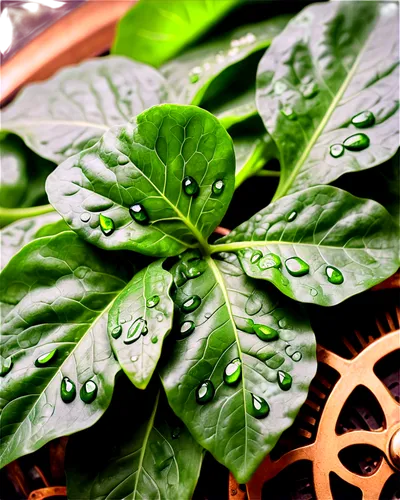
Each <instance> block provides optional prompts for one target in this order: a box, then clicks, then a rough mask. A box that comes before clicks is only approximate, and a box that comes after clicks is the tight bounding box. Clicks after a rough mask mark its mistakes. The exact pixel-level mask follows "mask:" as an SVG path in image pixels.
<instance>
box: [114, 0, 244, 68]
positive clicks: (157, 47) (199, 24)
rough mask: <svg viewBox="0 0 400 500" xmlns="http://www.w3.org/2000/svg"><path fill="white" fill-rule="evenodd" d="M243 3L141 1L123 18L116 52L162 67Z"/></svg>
mask: <svg viewBox="0 0 400 500" xmlns="http://www.w3.org/2000/svg"><path fill="white" fill-rule="evenodd" d="M239 2H240V0H207V1H205V2H203V1H202V2H193V1H191V0H170V1H169V2H158V1H157V0H144V1H141V2H138V3H137V4H136V5H135V6H134V7H133V8H132V9H131V10H130V11H129V12H128V13H127V14H126V15H125V16H124V17H123V18H122V19H121V21H120V23H119V25H118V29H117V36H116V39H115V41H114V45H113V48H112V52H113V53H114V54H120V55H124V56H128V57H131V58H132V59H135V60H136V61H142V62H144V63H147V64H151V65H152V66H155V67H158V66H160V65H161V64H163V63H164V62H165V61H167V60H168V59H170V58H171V57H173V56H175V55H176V54H177V53H178V52H179V51H180V50H182V49H183V48H184V47H185V45H188V44H189V43H190V42H192V41H193V40H195V39H196V38H198V37H199V36H200V35H202V34H203V33H204V32H205V31H207V30H208V29H209V28H211V27H212V26H213V24H214V23H216V22H217V21H218V20H219V19H220V18H221V17H223V16H224V15H225V14H226V13H227V12H229V10H231V9H232V8H233V7H235V5H237V4H238V3H239Z"/></svg>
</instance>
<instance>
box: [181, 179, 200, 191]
mask: <svg viewBox="0 0 400 500" xmlns="http://www.w3.org/2000/svg"><path fill="white" fill-rule="evenodd" d="M182 186H183V190H184V191H185V193H186V194H187V195H189V196H195V195H196V194H197V193H198V192H199V185H198V184H197V181H196V180H195V179H193V177H190V175H187V176H186V177H185V178H184V179H183V181H182Z"/></svg>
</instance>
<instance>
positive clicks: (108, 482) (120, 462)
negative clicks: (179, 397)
mask: <svg viewBox="0 0 400 500" xmlns="http://www.w3.org/2000/svg"><path fill="white" fill-rule="evenodd" d="M155 389H156V388H155V387H151V388H149V390H148V391H146V392H144V393H143V392H140V391H138V390H135V389H134V388H133V387H132V385H130V386H129V383H127V381H125V380H119V381H118V383H117V386H116V390H115V395H114V397H113V400H112V402H111V406H110V408H109V410H108V411H107V413H106V415H105V416H104V417H103V418H102V419H101V421H100V422H99V423H98V424H96V425H95V426H94V427H92V428H91V429H89V430H88V431H85V432H82V433H79V434H77V435H76V436H74V437H73V438H72V439H71V441H70V443H69V445H68V449H67V457H66V472H67V486H68V498H70V499H72V500H74V499H76V500H89V499H90V500H91V499H94V498H106V497H107V498H115V499H117V498H118V499H119V498H131V499H139V498H146V499H150V498H151V499H152V498H159V499H174V498H176V499H187V498H191V496H192V494H193V491H194V488H195V486H196V483H197V479H198V477H199V472H200V467H201V463H202V459H203V452H202V448H201V447H200V446H199V445H198V444H197V443H196V441H195V440H194V439H193V438H192V436H191V435H190V433H189V431H188V430H187V429H186V428H185V426H184V425H183V424H182V422H180V421H179V420H178V419H177V418H176V417H175V415H174V414H173V413H172V411H171V409H170V408H169V407H168V405H167V404H166V401H165V397H164V396H163V395H160V394H159V393H158V394H157V390H155ZM133 409H135V411H132V410H133ZM127 424H129V425H127ZM127 428H129V432H127ZM99 436H102V438H101V439H99Z"/></svg>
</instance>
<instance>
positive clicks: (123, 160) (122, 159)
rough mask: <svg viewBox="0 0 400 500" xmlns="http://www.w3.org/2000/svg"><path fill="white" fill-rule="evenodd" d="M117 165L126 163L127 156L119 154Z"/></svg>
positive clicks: (127, 160)
mask: <svg viewBox="0 0 400 500" xmlns="http://www.w3.org/2000/svg"><path fill="white" fill-rule="evenodd" d="M117 161H118V165H126V164H127V163H128V162H129V158H127V157H126V156H124V155H119V156H118V158H117Z"/></svg>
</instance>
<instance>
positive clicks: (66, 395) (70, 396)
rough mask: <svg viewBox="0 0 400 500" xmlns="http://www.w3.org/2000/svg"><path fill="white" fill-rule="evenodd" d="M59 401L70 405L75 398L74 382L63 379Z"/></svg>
mask: <svg viewBox="0 0 400 500" xmlns="http://www.w3.org/2000/svg"><path fill="white" fill-rule="evenodd" d="M60 394H61V399H62V400H63V401H64V403H72V401H73V400H74V399H75V397H76V387H75V384H74V382H72V380H71V379H70V378H68V377H64V378H63V379H62V381H61V390H60Z"/></svg>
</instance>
